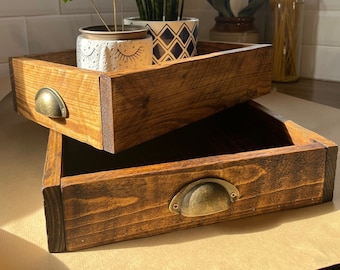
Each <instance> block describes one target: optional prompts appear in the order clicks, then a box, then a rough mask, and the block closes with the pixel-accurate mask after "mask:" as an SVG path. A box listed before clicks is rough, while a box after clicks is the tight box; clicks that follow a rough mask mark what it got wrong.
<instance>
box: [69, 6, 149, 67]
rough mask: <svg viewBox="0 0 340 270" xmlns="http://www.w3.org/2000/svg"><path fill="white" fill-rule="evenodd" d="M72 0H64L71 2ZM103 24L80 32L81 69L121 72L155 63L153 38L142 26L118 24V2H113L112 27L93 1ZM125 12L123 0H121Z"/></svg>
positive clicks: (78, 47)
mask: <svg viewBox="0 0 340 270" xmlns="http://www.w3.org/2000/svg"><path fill="white" fill-rule="evenodd" d="M69 1H72V0H63V2H64V3H67V2H69ZM90 1H91V3H92V6H93V8H94V10H95V11H96V13H97V14H98V16H99V18H100V20H101V21H102V23H103V25H99V26H88V27H82V28H80V29H79V31H80V32H81V34H80V35H79V36H78V38H77V66H78V67H80V68H85V69H90V70H97V71H103V72H107V71H117V70H121V69H130V68H140V67H143V66H146V65H151V64H152V37H151V36H150V35H148V33H147V32H148V29H147V28H146V27H141V26H124V25H123V24H121V25H118V23H117V0H113V14H114V24H113V25H108V24H107V23H106V22H105V21H104V19H103V17H102V16H101V14H100V12H99V11H98V8H97V6H96V5H95V3H94V1H93V0H90ZM121 9H123V0H121Z"/></svg>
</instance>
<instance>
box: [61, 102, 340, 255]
mask: <svg viewBox="0 0 340 270" xmlns="http://www.w3.org/2000/svg"><path fill="white" fill-rule="evenodd" d="M261 108H263V107H261V106H257V105H256V104H255V103H254V102H249V103H247V104H243V105H240V106H236V107H234V108H232V109H229V110H226V111H225V112H226V114H225V113H224V112H221V113H219V114H216V115H214V116H212V117H210V118H208V119H204V120H201V121H199V122H197V123H195V124H191V125H188V126H186V127H184V128H182V129H180V130H176V131H174V132H172V133H170V134H167V135H166V136H162V137H160V138H157V139H155V140H152V141H149V142H147V143H145V144H142V145H140V146H136V147H134V148H132V149H129V150H127V151H123V152H122V153H118V154H115V155H110V154H109V153H106V152H103V151H99V150H96V149H94V148H91V147H89V146H87V145H85V144H81V143H79V142H76V141H73V140H71V139H69V138H66V137H64V149H63V169H64V170H63V174H62V175H61V180H60V182H61V189H62V194H63V196H62V199H63V210H64V226H65V238H66V240H65V241H66V247H65V250H68V251H74V250H79V249H83V248H88V247H93V246H97V245H103V244H107V243H112V242H117V241H122V240H127V239H134V238H139V237H146V236H151V235H156V234H159V233H165V232H170V231H173V230H179V229H186V228H190V227H195V226H200V225H204V224H211V223H216V222H221V221H225V220H232V219H238V218H244V217H248V216H253V215H258V214H263V213H269V212H274V211H281V210H285V209H293V208H297V207H304V206H308V205H313V204H318V203H322V202H324V201H325V200H329V199H330V196H329V194H331V192H332V190H330V189H331V188H332V185H334V167H332V166H330V167H329V165H328V164H329V163H331V164H335V161H334V158H335V157H334V155H335V151H336V150H337V149H336V146H335V145H334V143H332V142H331V141H329V140H327V139H325V138H323V137H322V136H320V135H318V134H315V133H313V132H310V131H308V130H306V129H304V128H302V127H300V126H298V125H296V124H295V123H293V122H291V121H286V120H284V121H283V122H280V121H281V118H280V117H277V116H276V115H275V114H271V113H268V111H266V110H265V111H263V110H262V109H261ZM256 111H257V112H256ZM242 112H244V113H242ZM235 115H238V116H239V117H240V118H238V119H236V120H235V121H234V122H230V121H229V120H230V119H235ZM247 119H248V120H247ZM270 122H272V123H270ZM237 123H239V124H237ZM213 126H216V128H215V129H214V128H213ZM229 126H230V127H231V128H228V127H229ZM243 127H246V129H244V128H243ZM273 129H275V130H274V131H273ZM198 130H200V132H196V131H198ZM261 130H262V133H261ZM192 132H194V133H192ZM280 133H282V134H281V135H280V136H279V137H277V136H275V134H280ZM185 134H187V135H185ZM264 134H267V135H268V137H266V139H265V140H261V136H262V135H264ZM59 136H60V138H61V135H59ZM300 136H301V137H303V139H302V140H299V139H297V138H298V137H300ZM270 137H274V138H275V140H274V141H271V142H270V140H269V139H267V138H270ZM235 138H238V140H235ZM249 138H250V140H249ZM189 139H190V140H191V141H193V143H192V144H190V143H189ZM178 141H182V142H178ZM176 142H178V143H177V144H176ZM264 142H265V143H267V144H263V143H264ZM162 143H166V144H169V146H168V147H165V148H160V146H161V145H162ZM230 144H231V146H230ZM274 145H276V146H274ZM205 146H207V147H205ZM184 148H186V149H184ZM205 148H207V149H208V150H207V149H205ZM160 149H161V150H162V151H160ZM221 149H222V152H221ZM247 149H248V150H247ZM329 149H331V154H329ZM207 151H208V152H207ZM160 152H161V153H160ZM163 152H164V154H163ZM190 153H191V154H192V155H191V154H190ZM176 156H178V158H176ZM77 157H79V158H77ZM158 159H160V160H162V161H160V162H157V160H158ZM148 160H149V161H150V162H147V161H148ZM60 162H61V161H60ZM209 177H214V178H219V179H224V180H226V181H228V182H230V183H232V184H233V185H234V186H236V187H237V188H238V190H239V191H240V194H241V197H240V199H239V200H237V201H236V202H235V203H234V204H233V205H232V206H231V208H229V209H228V210H226V211H223V212H221V213H218V214H213V215H208V216H204V217H196V218H187V217H183V216H181V215H178V214H173V213H171V212H170V211H169V209H168V205H169V203H170V201H171V199H172V197H173V196H174V195H175V194H176V193H177V192H178V191H179V190H180V189H182V188H183V186H185V185H186V184H188V183H191V182H193V181H195V180H198V179H202V178H209ZM332 177H333V178H332Z"/></svg>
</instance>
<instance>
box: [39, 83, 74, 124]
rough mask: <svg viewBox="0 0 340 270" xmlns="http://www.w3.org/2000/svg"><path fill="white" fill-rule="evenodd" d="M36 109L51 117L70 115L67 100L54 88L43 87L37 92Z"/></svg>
mask: <svg viewBox="0 0 340 270" xmlns="http://www.w3.org/2000/svg"><path fill="white" fill-rule="evenodd" d="M35 110H36V111H37V112H38V113H41V114H43V115H45V116H48V117H50V118H66V117H67V116H68V112H67V108H66V105H65V102H64V101H63V99H62V98H61V96H60V95H59V93H58V92H57V91H55V90H54V89H52V88H42V89H40V90H39V91H38V92H37V94H36V95H35Z"/></svg>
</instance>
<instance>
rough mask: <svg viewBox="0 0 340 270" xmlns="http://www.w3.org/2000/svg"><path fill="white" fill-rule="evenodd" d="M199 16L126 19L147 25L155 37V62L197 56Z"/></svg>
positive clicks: (129, 21)
mask: <svg viewBox="0 0 340 270" xmlns="http://www.w3.org/2000/svg"><path fill="white" fill-rule="evenodd" d="M198 23H199V20H198V19H197V18H183V20H178V21H143V20H140V19H139V18H138V17H131V18H126V19H124V24H126V25H140V26H146V27H147V28H148V29H149V34H150V35H151V36H152V38H153V59H152V61H153V63H161V62H164V61H168V60H175V59H181V58H187V57H190V56H195V55H196V54H197V41H198Z"/></svg>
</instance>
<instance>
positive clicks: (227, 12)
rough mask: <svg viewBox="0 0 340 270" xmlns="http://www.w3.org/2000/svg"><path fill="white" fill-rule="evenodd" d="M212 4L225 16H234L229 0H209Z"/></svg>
mask: <svg viewBox="0 0 340 270" xmlns="http://www.w3.org/2000/svg"><path fill="white" fill-rule="evenodd" d="M208 2H209V3H210V5H212V7H213V8H214V9H216V10H217V11H218V13H219V14H220V15H222V16H224V17H227V18H228V17H233V13H232V11H231V9H230V6H229V1H228V0H208Z"/></svg>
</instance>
